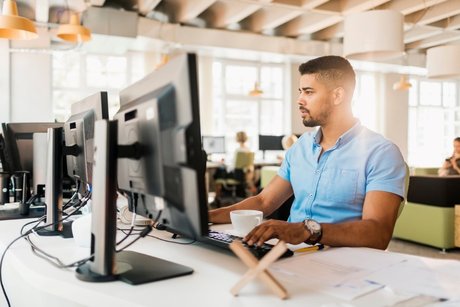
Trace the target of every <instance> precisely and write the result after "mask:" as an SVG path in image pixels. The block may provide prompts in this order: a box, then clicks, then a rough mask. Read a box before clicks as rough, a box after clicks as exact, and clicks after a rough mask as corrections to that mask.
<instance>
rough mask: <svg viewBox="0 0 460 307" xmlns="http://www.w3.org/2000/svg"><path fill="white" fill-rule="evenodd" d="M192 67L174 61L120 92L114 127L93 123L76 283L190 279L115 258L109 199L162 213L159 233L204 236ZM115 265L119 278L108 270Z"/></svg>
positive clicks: (139, 260) (156, 261)
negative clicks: (89, 199)
mask: <svg viewBox="0 0 460 307" xmlns="http://www.w3.org/2000/svg"><path fill="white" fill-rule="evenodd" d="M196 61H197V60H196V56H195V55H193V54H184V55H180V56H177V57H175V58H174V59H172V60H171V61H169V62H168V63H167V64H166V65H164V66H162V67H161V68H159V69H158V70H156V71H154V72H153V73H152V74H150V75H148V76H147V77H145V78H144V79H142V80H140V81H139V82H137V83H135V84H134V85H132V86H130V87H128V88H127V89H125V90H123V91H122V92H121V96H120V98H121V99H120V100H121V106H120V109H119V111H118V112H117V114H116V115H115V116H114V120H115V121H113V122H109V121H98V122H97V123H96V131H95V134H96V138H97V145H96V146H97V150H96V151H95V156H94V157H95V160H96V163H95V164H94V185H93V194H92V196H93V206H92V227H91V233H92V235H91V254H92V255H93V256H92V259H91V260H90V261H89V262H88V263H86V264H84V265H81V266H79V267H78V268H77V270H76V273H77V277H78V278H80V279H81V280H85V281H108V280H111V279H116V278H118V279H120V280H122V281H126V282H128V283H130V284H139V283H145V282H150V281H156V280H162V279H166V278H172V277H177V276H182V275H187V274H190V273H192V272H193V269H191V268H189V267H186V266H183V265H180V264H177V263H172V262H169V261H167V260H163V259H160V258H155V257H150V256H146V255H143V254H140V253H136V252H133V251H122V252H118V253H117V254H116V256H115V250H116V248H115V244H116V243H115V233H116V206H115V199H116V191H117V188H118V190H121V191H124V192H126V194H127V195H129V196H132V198H135V199H138V205H137V206H136V208H133V209H135V210H136V212H137V213H140V214H142V215H144V216H147V217H150V218H152V216H153V215H154V214H156V213H157V212H158V211H159V210H162V212H163V215H162V220H161V221H162V224H163V226H164V228H165V229H166V230H169V231H171V232H173V233H175V234H180V235H183V236H187V237H190V238H198V237H200V236H201V235H203V234H205V233H207V232H208V219H207V216H208V212H207V201H206V190H205V186H204V174H205V168H206V157H205V156H204V155H203V151H202V149H201V135H200V119H199V106H198V78H197V63H196ZM114 153H115V154H114ZM117 157H118V159H117ZM115 172H116V176H115ZM114 177H116V178H117V180H114V179H115V178H114ZM117 186H118V187H117ZM126 264H128V265H126ZM123 265H124V266H125V267H127V271H126V272H123V271H122V272H119V271H115V270H114V268H116V267H118V268H120V266H123Z"/></svg>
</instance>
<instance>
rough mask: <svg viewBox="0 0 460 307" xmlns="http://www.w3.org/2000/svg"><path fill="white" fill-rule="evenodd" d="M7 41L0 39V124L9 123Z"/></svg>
mask: <svg viewBox="0 0 460 307" xmlns="http://www.w3.org/2000/svg"><path fill="white" fill-rule="evenodd" d="M9 47H10V45H9V41H8V40H7V39H0V93H1V95H0V123H4V122H9V121H10V52H9Z"/></svg>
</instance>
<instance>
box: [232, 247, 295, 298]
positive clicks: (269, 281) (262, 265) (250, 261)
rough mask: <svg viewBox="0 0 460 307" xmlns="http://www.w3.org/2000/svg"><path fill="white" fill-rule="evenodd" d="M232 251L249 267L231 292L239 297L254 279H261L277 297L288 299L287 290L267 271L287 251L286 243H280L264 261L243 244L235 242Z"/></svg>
mask: <svg viewBox="0 0 460 307" xmlns="http://www.w3.org/2000/svg"><path fill="white" fill-rule="evenodd" d="M230 249H231V250H232V251H233V252H234V253H235V254H236V255H237V256H238V257H239V258H240V259H241V260H242V261H243V262H244V263H245V264H246V265H247V266H248V267H249V270H248V271H247V272H246V274H244V276H243V277H242V278H241V279H240V280H239V281H238V282H237V283H236V284H235V285H234V286H233V288H232V289H231V290H230V292H231V293H232V294H233V295H234V296H237V295H238V293H239V291H240V290H241V289H242V288H243V287H244V286H245V285H247V284H248V283H249V282H250V281H251V280H252V279H254V278H256V277H260V279H261V280H262V282H264V283H265V284H266V285H267V286H268V287H269V288H270V289H271V290H272V291H273V292H274V293H275V294H276V295H278V297H279V298H281V299H286V298H287V297H288V293H287V291H286V289H285V288H284V287H283V286H282V285H281V284H280V283H279V282H278V281H277V280H276V279H275V278H274V277H273V276H272V275H271V274H270V272H268V271H267V268H268V266H269V265H270V264H272V263H273V262H274V261H276V260H277V259H278V258H279V257H280V256H281V255H282V254H284V252H285V251H286V250H287V246H286V243H284V242H283V241H279V242H278V244H276V246H275V247H273V249H272V250H271V251H270V252H269V253H268V254H266V255H265V256H264V257H263V258H262V260H260V261H258V260H257V258H256V257H254V255H253V254H251V253H250V252H249V251H248V250H247V249H246V248H245V247H244V246H243V244H241V242H238V241H233V242H232V243H231V244H230Z"/></svg>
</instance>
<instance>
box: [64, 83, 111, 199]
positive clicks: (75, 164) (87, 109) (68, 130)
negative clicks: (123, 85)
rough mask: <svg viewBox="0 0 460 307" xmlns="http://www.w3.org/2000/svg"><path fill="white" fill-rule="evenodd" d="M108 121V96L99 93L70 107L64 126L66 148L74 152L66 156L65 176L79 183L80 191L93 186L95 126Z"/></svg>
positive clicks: (104, 93) (105, 93)
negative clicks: (87, 186)
mask: <svg viewBox="0 0 460 307" xmlns="http://www.w3.org/2000/svg"><path fill="white" fill-rule="evenodd" d="M108 118H109V108H108V100H107V92H99V93H96V94H94V95H91V96H89V97H87V98H85V99H83V100H81V101H78V102H75V103H74V104H72V106H71V115H70V117H69V119H68V120H67V121H66V122H65V124H64V137H65V144H66V147H67V148H72V147H73V148H74V149H75V150H74V152H73V153H72V154H67V156H66V161H67V172H68V175H69V176H70V177H71V178H73V179H75V180H78V181H80V183H82V184H80V187H81V191H85V190H86V184H91V182H92V171H93V148H94V123H95V121H97V120H100V119H108Z"/></svg>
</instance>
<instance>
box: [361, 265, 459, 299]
mask: <svg viewBox="0 0 460 307" xmlns="http://www.w3.org/2000/svg"><path fill="white" fill-rule="evenodd" d="M367 278H368V279H369V280H372V281H375V282H377V283H381V284H385V285H387V286H389V287H391V288H392V289H395V290H398V291H404V292H408V293H413V294H425V295H428V296H432V297H436V298H439V299H460V282H459V278H460V262H459V261H456V260H445V259H430V258H423V257H418V258H410V259H408V260H406V261H403V262H401V263H397V264H394V265H392V266H390V267H388V268H387V269H385V270H380V271H377V272H374V273H373V274H371V275H369V276H368V277H367Z"/></svg>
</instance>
